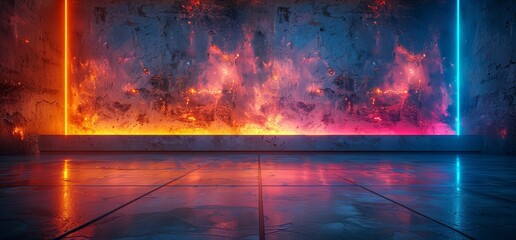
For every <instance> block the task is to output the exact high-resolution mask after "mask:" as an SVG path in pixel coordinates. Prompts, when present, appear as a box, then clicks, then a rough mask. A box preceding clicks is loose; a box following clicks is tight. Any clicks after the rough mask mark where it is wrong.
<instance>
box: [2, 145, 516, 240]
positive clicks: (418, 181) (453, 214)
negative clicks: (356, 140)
mask: <svg viewBox="0 0 516 240" xmlns="http://www.w3.org/2000/svg"><path fill="white" fill-rule="evenodd" d="M259 166H260V168H259ZM0 168H1V173H0V204H1V206H2V208H1V210H0V216H1V221H0V224H1V226H0V227H1V229H3V230H2V233H1V234H0V237H1V238H7V239H9V238H11V239H33V238H34V237H35V236H36V238H51V237H57V236H61V235H62V234H66V233H69V234H68V235H67V237H72V238H90V237H100V238H120V237H128V238H136V239H140V238H143V239H146V238H160V237H161V238H167V239H168V238H175V239H206V238H209V239H219V238H230V239H233V238H243V239H259V238H260V236H265V237H266V239H342V238H352V239H357V238H358V239H371V238H381V239H415V238H425V239H436V238H444V239H449V238H452V239H457V238H458V239H468V238H470V237H471V238H492V237H493V236H496V238H497V239H504V238H507V239H510V238H512V236H515V234H516V219H515V218H514V216H515V215H516V204H515V202H516V184H515V183H516V163H515V162H514V159H513V158H511V157H508V156H488V155H455V154H385V153H382V154H365V153H363V154H343V153H341V154H322V153H319V154H308V153H282V154H275V153H245V154H244V153H211V154H208V153H180V154H100V155H95V154H42V155H40V156H36V157H19V156H17V157H16V156H13V157H5V156H3V157H0ZM260 169H261V170H260ZM259 175H261V177H262V182H261V184H260V182H259V181H258V176H259ZM260 188H261V189H262V192H263V194H262V195H261V200H262V201H263V212H264V221H263V223H264V226H263V228H262V229H263V231H261V230H260V226H259V222H260V221H259V220H260V219H259V214H258V213H259V211H260V209H259V204H258V202H259V199H260V195H259V194H258V192H259V191H258V190H259V189H260ZM140 197H141V198H140ZM135 199H136V200H135ZM133 201H134V202H133ZM127 203H130V204H128V205H126V206H124V205H125V204H127ZM120 206H124V207H122V208H120V209H118V210H116V211H114V212H112V211H113V210H114V209H117V208H119V207H120ZM106 213H109V214H106ZM104 215H105V216H104ZM99 216H102V217H101V218H100V219H98V220H96V221H94V222H92V223H90V224H87V225H84V224H85V223H88V222H89V221H91V220H92V219H95V218H97V217H99ZM82 225H84V227H83V228H81V229H77V231H74V232H69V231H70V230H72V229H75V228H76V227H78V226H82Z"/></svg>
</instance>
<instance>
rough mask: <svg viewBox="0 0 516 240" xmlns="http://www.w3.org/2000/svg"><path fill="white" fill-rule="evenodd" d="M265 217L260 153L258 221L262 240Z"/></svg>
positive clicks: (261, 239) (263, 239) (262, 239)
mask: <svg viewBox="0 0 516 240" xmlns="http://www.w3.org/2000/svg"><path fill="white" fill-rule="evenodd" d="M264 217H265V216H264V215H263V189H262V164H261V156H260V154H259V153H258V221H259V226H258V228H259V233H260V240H265V220H264Z"/></svg>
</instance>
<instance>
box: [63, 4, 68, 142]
mask: <svg viewBox="0 0 516 240" xmlns="http://www.w3.org/2000/svg"><path fill="white" fill-rule="evenodd" d="M64 134H65V135H68V0H64Z"/></svg>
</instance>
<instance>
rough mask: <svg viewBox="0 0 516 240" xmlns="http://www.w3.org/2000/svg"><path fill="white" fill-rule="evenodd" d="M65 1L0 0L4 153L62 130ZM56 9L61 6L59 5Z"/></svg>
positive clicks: (0, 138)
mask: <svg viewBox="0 0 516 240" xmlns="http://www.w3.org/2000/svg"><path fill="white" fill-rule="evenodd" d="M59 9H61V1H57V0H56V1H53V0H25V1H21V0H11V1H0V55H1V61H0V153H21V152H29V153H30V152H34V151H37V148H36V145H35V144H36V139H35V138H34V137H33V136H32V134H61V133H62V132H63V130H62V129H63V127H62V123H63V116H62V115H63V114H62V112H63V104H62V99H63V97H62V96H63V93H62V89H63V87H62V84H63V77H62V76H63V74H62V69H63V68H62V38H63V37H62V36H63V35H62V32H61V26H62V25H61V22H62V21H61V20H62V15H61V14H60V13H61V12H62V11H59ZM56 10H57V11H56Z"/></svg>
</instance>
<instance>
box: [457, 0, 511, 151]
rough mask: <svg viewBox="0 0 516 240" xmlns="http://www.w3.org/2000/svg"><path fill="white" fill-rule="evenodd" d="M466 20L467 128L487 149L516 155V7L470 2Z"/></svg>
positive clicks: (465, 7)
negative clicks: (483, 141) (478, 137)
mask: <svg viewBox="0 0 516 240" xmlns="http://www.w3.org/2000/svg"><path fill="white" fill-rule="evenodd" d="M462 16H463V17H462V19H463V22H464V24H463V30H462V34H463V41H462V45H463V50H462V51H463V53H464V55H463V59H464V62H463V63H464V65H463V70H464V71H463V81H464V84H463V92H464V95H463V103H464V105H463V122H464V125H463V128H464V133H465V134H481V135H486V136H487V137H486V141H485V146H484V150H485V151H486V152H491V153H510V154H516V124H515V123H516V99H515V97H516V80H515V77H516V69H515V62H516V59H515V58H514V56H515V52H516V47H515V46H514V44H515V41H514V39H516V36H515V35H516V29H515V23H516V5H514V3H513V2H511V1H503V0H496V1H480V0H477V1H468V3H467V4H464V5H463V6H462Z"/></svg>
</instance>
